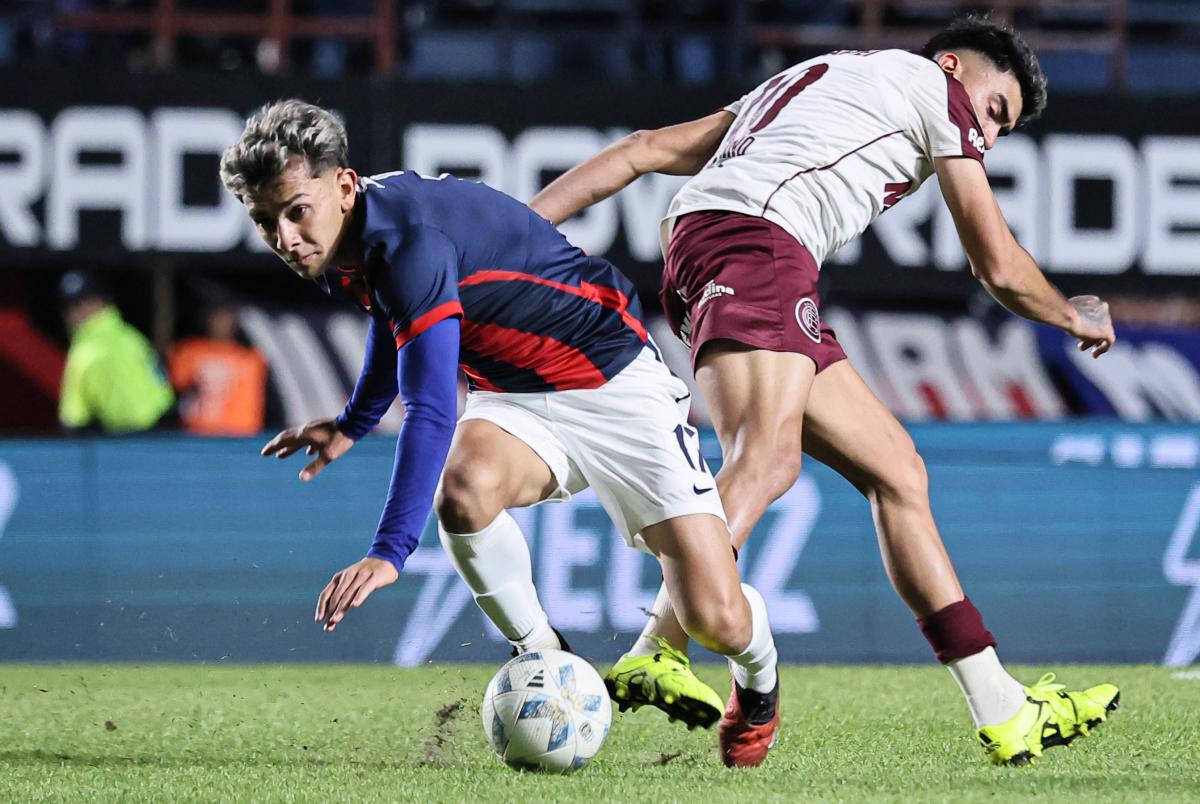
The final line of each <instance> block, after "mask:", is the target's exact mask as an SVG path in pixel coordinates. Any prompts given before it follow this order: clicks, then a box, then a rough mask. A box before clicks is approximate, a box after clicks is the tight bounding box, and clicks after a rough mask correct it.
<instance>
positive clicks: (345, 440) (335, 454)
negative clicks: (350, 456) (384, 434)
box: [262, 419, 354, 483]
mask: <svg viewBox="0 0 1200 804" xmlns="http://www.w3.org/2000/svg"><path fill="white" fill-rule="evenodd" d="M353 446H354V440H353V439H351V438H350V437H349V436H346V435H344V434H343V433H342V431H341V430H339V429H338V428H337V423H336V422H335V421H334V420H333V419H313V420H312V421H311V422H308V423H307V424H302V425H300V426H299V427H289V428H288V429H287V430H284V431H283V432H282V433H280V434H279V435H277V436H275V437H274V438H272V439H271V440H270V441H268V442H267V444H266V446H264V447H263V448H262V454H263V455H266V456H271V455H274V456H275V457H276V458H287V457H289V456H291V455H295V454H296V453H297V452H299V451H300V450H301V449H303V450H304V452H305V454H306V455H315V456H316V457H315V458H313V459H312V460H311V461H309V462H308V465H307V466H305V467H304V468H303V469H301V470H300V479H301V480H303V481H304V482H305V483H307V482H308V481H310V480H312V479H313V478H314V477H316V476H317V475H319V474H320V473H321V470H322V469H324V468H325V467H326V466H328V465H329V464H331V463H333V462H334V461H336V460H337V459H338V458H340V457H342V456H343V455H345V454H346V452H347V451H348V450H349V449H350V448H351V447H353Z"/></svg>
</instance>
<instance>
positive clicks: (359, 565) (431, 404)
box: [315, 318, 459, 631]
mask: <svg viewBox="0 0 1200 804" xmlns="http://www.w3.org/2000/svg"><path fill="white" fill-rule="evenodd" d="M458 351H459V322H458V319H457V318H446V319H443V320H442V321H440V322H438V323H437V324H434V325H433V326H431V327H430V328H429V329H428V330H426V331H425V332H424V333H422V334H421V335H419V336H417V337H416V338H414V339H413V340H412V341H411V342H409V343H408V344H407V345H406V346H405V347H404V354H403V358H402V359H401V360H400V361H399V371H398V374H399V378H398V381H399V387H400V397H401V399H402V400H403V401H404V425H403V426H402V427H401V428H400V436H399V437H398V438H397V440H396V457H395V463H394V465H393V467H392V481H391V486H390V488H389V489H388V496H387V502H386V503H384V507H383V514H382V515H381V516H380V518H379V527H378V529H377V531H376V536H375V543H374V544H373V545H372V546H371V550H370V552H368V553H367V556H366V558H363V559H362V560H360V561H357V562H355V563H354V564H351V565H350V566H349V567H346V568H345V569H344V570H342V571H341V572H338V573H335V574H334V576H333V578H332V579H331V580H330V581H329V583H328V584H327V585H326V586H325V588H324V589H323V590H322V591H321V594H320V597H319V598H318V599H317V611H316V617H315V619H316V620H317V622H324V628H325V630H326V631H332V630H334V628H336V627H337V624H338V623H339V622H341V621H342V619H343V618H344V617H345V616H346V612H347V611H349V610H350V609H352V608H358V607H359V606H361V605H362V604H363V602H364V601H365V600H366V599H367V597H368V596H369V595H370V594H371V593H372V592H374V591H375V590H376V589H378V588H380V587H382V586H387V585H388V584H390V583H393V582H394V581H395V580H396V579H397V578H398V577H400V570H401V569H403V567H404V562H405V561H406V560H407V559H408V556H409V555H411V554H412V552H413V550H415V549H416V548H417V543H418V541H419V540H420V538H421V531H422V530H423V529H424V527H425V520H426V518H428V516H429V509H430V507H431V505H432V503H433V494H434V490H435V489H436V488H437V482H438V478H439V477H440V476H441V473H442V466H443V464H445V462H446V454H447V452H449V450H450V439H451V437H452V436H453V435H454V425H455V419H456V414H457V412H458Z"/></svg>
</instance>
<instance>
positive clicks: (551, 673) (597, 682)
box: [483, 650, 612, 773]
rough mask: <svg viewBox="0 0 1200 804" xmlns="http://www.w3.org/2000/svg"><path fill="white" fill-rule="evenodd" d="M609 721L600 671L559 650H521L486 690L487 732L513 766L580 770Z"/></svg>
mask: <svg viewBox="0 0 1200 804" xmlns="http://www.w3.org/2000/svg"><path fill="white" fill-rule="evenodd" d="M610 723H612V705H611V704H610V703H609V701H608V692H607V691H606V690H605V689H604V682H603V681H602V680H601V679H600V674H599V673H597V672H596V671H595V670H594V669H592V666H591V665H590V664H588V663H587V662H585V661H584V660H583V659H581V658H579V657H578V656H576V655H574V654H571V653H565V652H563V651H561V650H539V651H532V652H530V653H523V654H521V655H520V656H518V657H516V658H515V659H513V660H512V661H510V662H509V663H508V664H506V665H504V666H503V667H501V668H500V671H499V672H497V673H496V675H495V676H493V677H492V682H491V683H490V684H488V688H487V692H485V693H484V694H483V733H484V734H486V735H487V738H488V740H489V741H491V743H492V748H494V749H496V753H497V754H499V755H500V758H501V759H503V760H504V761H505V762H506V763H508V765H509V766H510V767H513V768H524V769H526V770H538V771H548V772H550V773H570V772H571V771H573V770H578V769H579V768H582V767H583V766H584V765H586V764H587V763H588V762H589V761H590V760H591V758H592V757H594V756H596V754H597V753H598V752H599V751H600V746H602V745H604V739H605V738H606V737H607V736H608V727H609V724H610Z"/></svg>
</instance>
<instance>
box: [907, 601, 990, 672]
mask: <svg viewBox="0 0 1200 804" xmlns="http://www.w3.org/2000/svg"><path fill="white" fill-rule="evenodd" d="M917 625H919V626H920V627H921V633H922V634H924V635H925V638H926V639H927V640H929V646H930V647H931V648H933V652H934V654H935V655H936V656H937V660H938V661H939V662H941V663H942V664H946V663H947V662H952V661H954V660H955V659H963V658H966V657H967V656H974V655H975V654H976V653H979V651H981V650H983V649H984V648H994V647H996V638H995V637H994V636H992V634H991V632H990V631H988V630H987V628H985V627H984V626H983V615H982V614H980V613H979V609H977V608H975V604H973V603H972V602H971V598H969V597H964V598H963V599H962V600H960V601H958V602H957V603H951V604H950V605H949V606H947V607H946V608H944V609H940V610H938V611H935V612H934V613H933V614H930V615H928V616H926V617H918V618H917Z"/></svg>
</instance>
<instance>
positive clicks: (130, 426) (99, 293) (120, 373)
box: [58, 271, 175, 433]
mask: <svg viewBox="0 0 1200 804" xmlns="http://www.w3.org/2000/svg"><path fill="white" fill-rule="evenodd" d="M59 298H60V300H61V302H62V308H63V318H64V320H65V321H66V325H67V332H68V333H69V334H70V336H71V345H70V348H69V349H68V350H67V365H66V368H65V369H64V370H63V381H62V391H61V394H60V396H59V403H58V419H59V421H60V422H61V423H62V425H63V427H65V428H66V429H68V430H83V429H99V430H102V431H103V432H106V433H134V432H140V431H144V430H150V429H152V428H154V427H156V426H158V425H159V424H161V423H163V420H164V418H167V417H168V414H170V413H171V411H172V409H173V406H174V403H175V394H174V393H172V391H171V385H170V383H168V382H167V378H166V374H165V373H164V372H163V370H162V363H161V362H160V361H159V359H158V354H157V353H156V352H155V351H154V347H152V346H151V345H150V342H149V341H148V340H146V337H145V336H144V335H142V333H140V332H138V331H137V329H135V328H134V327H133V326H131V325H129V324H127V323H126V322H125V320H124V319H123V318H121V313H120V311H119V310H118V309H117V308H116V306H115V305H113V303H112V296H111V294H110V293H109V291H108V288H107V287H105V285H104V284H103V283H102V282H101V281H100V280H98V279H97V278H96V277H94V276H92V275H91V274H87V273H84V272H82V271H70V272H68V273H67V274H66V275H64V276H63V278H62V281H61V283H60V284H59Z"/></svg>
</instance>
